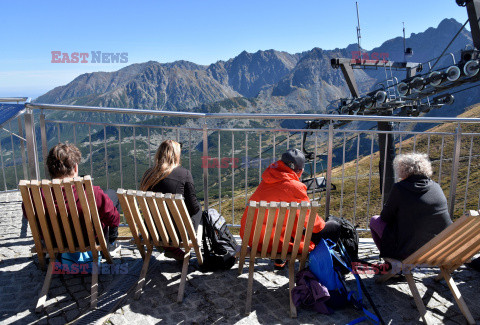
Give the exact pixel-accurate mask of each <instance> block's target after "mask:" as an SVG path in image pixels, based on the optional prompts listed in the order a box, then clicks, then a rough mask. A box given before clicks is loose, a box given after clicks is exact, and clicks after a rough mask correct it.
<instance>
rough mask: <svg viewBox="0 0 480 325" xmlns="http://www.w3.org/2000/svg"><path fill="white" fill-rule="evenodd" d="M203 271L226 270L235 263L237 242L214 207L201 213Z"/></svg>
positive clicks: (201, 268)
mask: <svg viewBox="0 0 480 325" xmlns="http://www.w3.org/2000/svg"><path fill="white" fill-rule="evenodd" d="M202 220H203V236H202V243H203V265H202V266H201V267H200V270H201V271H203V272H210V271H217V270H228V269H231V268H232V266H233V265H235V262H236V257H235V254H236V252H237V247H238V245H237V242H236V241H235V238H233V235H232V234H231V233H230V231H229V230H228V227H227V222H226V221H225V218H224V217H222V216H221V215H220V213H218V212H217V210H215V209H208V212H207V211H204V212H203V214H202Z"/></svg>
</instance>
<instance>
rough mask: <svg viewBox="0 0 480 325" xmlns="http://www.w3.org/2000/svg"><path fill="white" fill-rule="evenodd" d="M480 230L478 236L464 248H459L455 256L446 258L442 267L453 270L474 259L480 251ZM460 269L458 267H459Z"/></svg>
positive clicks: (478, 229)
mask: <svg viewBox="0 0 480 325" xmlns="http://www.w3.org/2000/svg"><path fill="white" fill-rule="evenodd" d="M479 233H480V228H479V227H477V236H475V237H472V238H471V239H470V240H469V241H468V242H466V243H465V245H464V246H462V247H461V248H459V249H458V250H457V251H456V252H455V255H452V256H449V257H446V258H445V259H444V260H443V261H442V265H443V266H445V267H446V268H450V269H451V268H452V266H453V265H456V264H459V266H461V265H462V264H463V263H465V262H466V261H467V260H468V259H470V258H472V257H473V256H474V255H475V254H476V253H478V252H479V251H480V237H479ZM457 268H458V267H457Z"/></svg>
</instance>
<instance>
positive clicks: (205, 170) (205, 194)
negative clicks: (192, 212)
mask: <svg viewBox="0 0 480 325" xmlns="http://www.w3.org/2000/svg"><path fill="white" fill-rule="evenodd" d="M202 168H203V205H204V207H203V209H204V211H206V210H208V129H207V121H206V120H205V123H204V124H203V153H202Z"/></svg>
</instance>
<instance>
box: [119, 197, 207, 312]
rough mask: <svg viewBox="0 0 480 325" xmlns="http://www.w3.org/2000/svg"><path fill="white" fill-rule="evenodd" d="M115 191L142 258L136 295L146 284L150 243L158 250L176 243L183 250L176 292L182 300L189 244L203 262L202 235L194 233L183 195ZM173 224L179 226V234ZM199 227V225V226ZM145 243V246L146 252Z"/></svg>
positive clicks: (179, 300)
mask: <svg viewBox="0 0 480 325" xmlns="http://www.w3.org/2000/svg"><path fill="white" fill-rule="evenodd" d="M117 195H118V199H119V200H120V205H121V206H122V210H123V213H124V215H125V218H126V220H127V223H128V225H129V226H130V231H131V232H132V235H133V239H134V241H135V243H136V245H137V247H138V250H139V251H140V254H141V255H142V258H143V267H142V270H141V271H140V278H139V279H138V283H137V287H136V290H135V299H138V298H139V297H140V294H141V293H142V290H143V287H144V285H145V276H146V274H147V270H148V265H149V263H150V257H151V255H152V252H153V247H154V246H155V247H157V249H159V250H162V249H161V248H162V247H178V248H183V249H184V251H185V256H184V260H183V267H182V275H181V278H180V287H179V289H178V296H177V301H178V302H182V301H183V295H184V291H185V282H186V279H187V271H188V264H189V261H190V256H191V255H190V251H191V249H192V248H193V249H194V250H195V254H196V256H197V260H198V264H199V265H202V264H203V258H202V254H201V252H200V247H199V245H198V242H197V238H201V236H200V235H199V236H198V237H197V234H196V233H195V231H194V228H193V224H192V220H191V219H190V215H189V214H188V211H187V207H186V206H185V202H184V200H183V196H182V195H181V194H175V195H174V194H163V193H154V192H142V191H133V190H128V191H125V190H124V189H118V191H117ZM175 228H176V229H178V233H179V234H180V238H179V236H178V234H177V231H175ZM201 228H202V227H201V226H200V227H199V230H201ZM145 246H146V248H147V251H146V252H145Z"/></svg>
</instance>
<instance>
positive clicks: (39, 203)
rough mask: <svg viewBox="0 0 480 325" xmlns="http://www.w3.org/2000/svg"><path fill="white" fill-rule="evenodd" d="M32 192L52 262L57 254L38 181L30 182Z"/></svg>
mask: <svg viewBox="0 0 480 325" xmlns="http://www.w3.org/2000/svg"><path fill="white" fill-rule="evenodd" d="M30 190H31V192H32V196H33V202H34V205H35V210H36V212H37V213H36V215H37V217H38V220H39V222H40V228H41V230H42V235H43V241H44V242H45V246H46V247H47V252H48V254H49V255H50V261H51V262H52V261H54V260H55V253H54V251H53V245H52V237H51V235H50V230H49V228H48V223H47V219H46V215H45V207H44V206H43V199H42V194H41V193H40V183H39V182H38V181H37V180H33V181H31V182H30Z"/></svg>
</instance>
